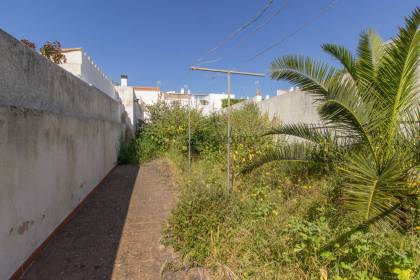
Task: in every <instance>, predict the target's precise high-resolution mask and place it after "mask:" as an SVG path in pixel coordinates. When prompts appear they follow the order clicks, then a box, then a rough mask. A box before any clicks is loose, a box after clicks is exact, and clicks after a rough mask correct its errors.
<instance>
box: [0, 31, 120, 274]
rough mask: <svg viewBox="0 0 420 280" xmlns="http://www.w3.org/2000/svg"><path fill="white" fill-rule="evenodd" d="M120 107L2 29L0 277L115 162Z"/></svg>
mask: <svg viewBox="0 0 420 280" xmlns="http://www.w3.org/2000/svg"><path fill="white" fill-rule="evenodd" d="M121 108H122V107H121V104H120V103H119V102H118V101H116V100H114V99H112V98H110V97H109V96H107V95H106V94H105V93H103V92H101V91H100V90H98V89H96V88H95V87H91V86H89V85H88V84H87V83H85V82H83V81H82V80H80V79H78V78H77V77H75V76H74V75H72V74H71V73H69V72H67V71H66V70H64V69H62V68H61V67H59V66H57V65H55V64H54V63H52V62H50V61H48V60H47V59H45V58H44V57H42V56H40V55H39V54H37V53H35V52H34V51H32V50H31V49H29V48H28V47H26V46H24V45H23V44H21V43H20V42H19V41H18V40H16V39H15V38H13V37H12V36H10V35H9V34H7V33H5V32H4V31H2V30H0V279H8V278H9V277H11V276H12V275H13V274H14V273H15V272H16V271H19V269H20V268H21V266H22V264H23V263H24V262H25V261H26V260H27V259H28V258H29V257H30V256H31V254H32V253H33V252H34V251H35V250H36V249H37V248H38V247H39V246H40V245H41V244H42V243H43V242H44V241H45V240H46V239H47V238H48V237H49V236H50V234H51V233H52V232H53V231H54V230H55V229H56V228H57V226H59V225H60V224H61V223H62V222H63V220H65V219H66V217H67V216H68V215H69V214H70V213H71V212H72V211H73V210H74V209H75V208H76V207H77V206H78V205H79V204H80V201H82V200H83V199H84V198H85V197H86V195H87V194H88V193H90V191H91V190H92V189H93V188H94V187H95V186H96V185H97V184H98V183H99V182H100V181H101V179H102V178H103V177H104V176H105V175H106V174H107V173H108V172H109V171H110V170H111V169H112V168H113V167H114V166H115V165H116V162H117V153H118V147H119V141H120V138H121V136H122V129H123V127H124V126H123V124H121V115H122V114H121V113H122V112H121V110H122V109H121ZM87 226H88V225H87Z"/></svg>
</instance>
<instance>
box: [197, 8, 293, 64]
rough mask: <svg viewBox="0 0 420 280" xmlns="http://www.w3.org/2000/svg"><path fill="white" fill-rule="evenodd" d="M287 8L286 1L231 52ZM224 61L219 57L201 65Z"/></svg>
mask: <svg viewBox="0 0 420 280" xmlns="http://www.w3.org/2000/svg"><path fill="white" fill-rule="evenodd" d="M287 6H288V1H284V3H283V5H282V6H281V7H280V8H279V9H278V10H277V11H275V12H274V13H273V14H272V15H271V16H270V17H269V18H268V19H267V20H266V21H264V22H263V23H262V24H260V25H259V26H257V28H255V29H254V30H253V31H252V32H251V33H248V34H247V35H248V36H245V37H242V38H241V39H239V40H238V42H237V44H236V45H235V46H233V47H232V48H231V50H234V49H238V48H239V47H241V44H242V43H243V42H244V41H246V39H248V38H250V37H251V36H252V35H254V34H255V33H257V32H258V31H259V30H260V29H262V28H263V27H264V26H266V25H267V24H269V23H270V22H271V21H272V20H273V19H274V18H275V17H277V16H279V15H280V14H282V12H283V11H284V10H286V9H287ZM223 59H224V57H219V58H216V59H211V60H206V61H204V62H201V63H200V65H205V64H211V63H215V62H219V61H221V60H223Z"/></svg>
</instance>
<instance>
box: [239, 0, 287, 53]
mask: <svg viewBox="0 0 420 280" xmlns="http://www.w3.org/2000/svg"><path fill="white" fill-rule="evenodd" d="M288 2H289V1H284V3H283V5H282V6H281V7H280V8H279V9H278V10H277V11H275V12H274V14H272V15H271V16H270V17H269V18H268V19H267V20H266V21H265V22H263V23H262V24H260V25H259V26H257V28H255V29H254V30H253V31H252V32H251V33H248V36H245V37H242V39H240V40H239V42H238V43H237V44H236V47H238V46H239V45H240V43H242V42H243V41H244V40H245V39H246V38H249V37H250V36H251V35H254V34H255V33H257V32H258V31H259V30H260V29H261V28H263V27H264V26H266V25H267V24H269V23H270V22H271V21H272V20H273V19H274V18H275V17H277V16H279V15H281V14H282V12H283V11H284V10H286V9H287V6H288V4H289V3H288Z"/></svg>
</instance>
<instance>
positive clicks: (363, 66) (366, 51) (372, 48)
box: [356, 29, 384, 89]
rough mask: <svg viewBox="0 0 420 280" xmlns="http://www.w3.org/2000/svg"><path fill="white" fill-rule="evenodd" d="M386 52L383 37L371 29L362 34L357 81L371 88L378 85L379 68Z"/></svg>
mask: <svg viewBox="0 0 420 280" xmlns="http://www.w3.org/2000/svg"><path fill="white" fill-rule="evenodd" d="M383 54H384V43H383V41H382V39H381V37H380V36H379V35H378V34H377V33H376V32H375V31H373V30H371V29H369V30H367V31H364V32H362V33H361V35H360V39H359V45H358V47H357V55H358V57H357V63H356V72H357V82H358V83H359V85H360V86H362V87H363V88H366V89H369V88H371V87H375V86H376V78H377V76H378V68H379V66H380V64H381V61H382V56H383Z"/></svg>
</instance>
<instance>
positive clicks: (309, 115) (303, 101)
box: [257, 91, 320, 123]
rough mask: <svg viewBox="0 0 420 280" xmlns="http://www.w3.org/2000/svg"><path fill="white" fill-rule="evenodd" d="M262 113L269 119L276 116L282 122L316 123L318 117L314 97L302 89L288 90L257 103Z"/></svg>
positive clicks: (318, 119) (318, 120)
mask: <svg viewBox="0 0 420 280" xmlns="http://www.w3.org/2000/svg"><path fill="white" fill-rule="evenodd" d="M257 107H258V108H259V109H260V110H261V112H262V113H267V114H268V117H269V118H270V119H273V118H276V119H277V120H279V121H281V122H284V123H296V122H303V123H318V122H320V117H319V115H318V112H317V111H316V106H315V105H314V97H312V96H311V95H309V94H306V93H304V92H302V91H290V92H288V93H286V94H283V95H280V96H274V97H271V98H270V99H267V100H263V101H261V102H258V103H257Z"/></svg>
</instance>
